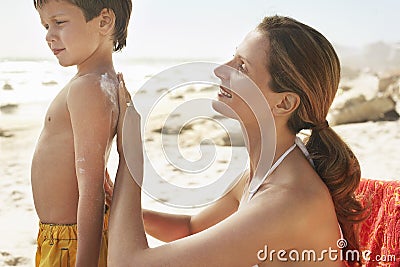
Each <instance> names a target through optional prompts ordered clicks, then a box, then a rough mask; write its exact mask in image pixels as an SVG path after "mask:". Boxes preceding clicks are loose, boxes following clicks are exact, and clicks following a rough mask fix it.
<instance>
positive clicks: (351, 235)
mask: <svg viewBox="0 0 400 267" xmlns="http://www.w3.org/2000/svg"><path fill="white" fill-rule="evenodd" d="M257 30H258V31H260V32H261V33H264V34H265V36H266V38H267V40H268V41H269V51H268V55H269V57H268V59H267V69H268V71H269V73H270V75H271V82H270V84H269V86H270V88H271V89H272V90H273V91H274V92H293V93H296V94H297V95H298V96H299V97H300V105H299V107H298V108H297V109H296V110H295V112H293V114H292V115H291V117H290V118H289V121H288V127H289V129H290V130H291V131H293V132H294V133H298V132H299V131H300V130H302V129H312V131H311V136H310V137H309V138H307V140H306V147H307V149H308V151H309V152H310V154H311V157H312V159H313V161H314V164H315V170H316V172H317V173H318V175H319V176H320V177H321V179H322V180H323V181H324V182H325V184H326V186H327V187H328V189H329V191H330V194H331V196H332V199H333V202H334V205H335V210H336V215H337V217H338V220H339V223H340V225H341V228H342V230H343V235H344V238H345V239H346V240H347V244H348V246H347V247H346V248H344V252H346V251H347V250H354V249H357V250H359V244H358V237H357V236H358V235H357V233H356V228H355V225H356V224H357V223H359V222H360V221H361V220H362V219H363V217H364V208H363V207H362V205H361V203H360V202H359V201H358V200H357V199H356V197H355V195H354V191H355V190H356V188H357V187H358V184H359V182H360V176H361V172H360V165H359V163H358V161H357V158H356V157H355V155H354V154H353V152H352V151H351V149H350V148H349V147H348V146H347V145H346V143H345V142H344V141H343V140H342V139H341V138H340V137H339V136H338V135H337V134H336V133H335V131H334V130H333V129H332V128H330V127H329V126H328V125H327V122H326V116H327V114H328V111H329V108H330V106H331V104H332V101H333V99H334V97H335V95H336V91H337V89H338V85H339V80H340V62H339V59H338V56H337V55H336V53H335V50H334V49H333V46H332V45H331V44H330V42H329V41H328V40H327V39H326V38H325V37H324V36H323V35H322V34H321V33H319V32H318V31H316V30H315V29H313V28H311V27H309V26H307V25H305V24H303V23H300V22H298V21H296V20H294V19H292V18H288V17H281V16H272V17H266V18H264V20H263V21H262V22H261V23H260V24H259V25H258V27H257ZM344 255H345V254H344Z"/></svg>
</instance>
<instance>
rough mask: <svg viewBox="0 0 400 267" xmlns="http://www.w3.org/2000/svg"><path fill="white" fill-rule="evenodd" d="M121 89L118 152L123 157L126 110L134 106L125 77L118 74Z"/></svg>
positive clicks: (119, 94)
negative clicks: (129, 106)
mask: <svg viewBox="0 0 400 267" xmlns="http://www.w3.org/2000/svg"><path fill="white" fill-rule="evenodd" d="M117 78H118V82H119V87H118V106H119V115H118V125H117V151H118V154H119V155H120V156H122V155H123V152H122V134H123V126H124V120H125V114H126V108H127V106H128V105H131V104H132V97H131V94H130V93H129V92H128V90H127V89H126V86H125V81H124V76H123V75H122V73H118V74H117Z"/></svg>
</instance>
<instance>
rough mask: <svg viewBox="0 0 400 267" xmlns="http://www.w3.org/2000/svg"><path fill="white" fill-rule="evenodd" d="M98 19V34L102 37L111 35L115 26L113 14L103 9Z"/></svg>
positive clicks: (107, 9)
mask: <svg viewBox="0 0 400 267" xmlns="http://www.w3.org/2000/svg"><path fill="white" fill-rule="evenodd" d="M99 18H100V25H99V26H100V32H101V33H102V34H104V35H109V34H110V35H112V34H113V31H114V25H115V14H114V11H113V10H112V9H110V8H103V10H102V11H101V12H100V15H99Z"/></svg>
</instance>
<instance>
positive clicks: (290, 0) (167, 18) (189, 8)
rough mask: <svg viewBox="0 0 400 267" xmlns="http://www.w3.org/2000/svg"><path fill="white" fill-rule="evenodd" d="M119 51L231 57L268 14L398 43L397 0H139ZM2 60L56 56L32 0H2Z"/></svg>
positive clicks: (353, 42) (342, 35)
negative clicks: (46, 39) (124, 44)
mask: <svg viewBox="0 0 400 267" xmlns="http://www.w3.org/2000/svg"><path fill="white" fill-rule="evenodd" d="M133 5H134V7H133V13H132V18H131V22H130V26H129V34H128V35H129V36H128V46H127V47H126V48H125V49H124V51H123V52H122V53H120V55H117V56H118V57H132V58H152V57H154V58H196V59H201V58H205V59H206V58H210V59H211V58H227V57H230V56H232V54H234V52H235V48H236V47H237V45H238V44H239V43H240V41H241V40H242V39H243V38H244V36H245V35H246V33H247V32H249V31H250V30H252V29H253V28H255V27H256V26H257V24H258V23H259V22H260V21H261V20H262V18H263V17H264V16H266V15H274V14H279V15H285V16H290V17H293V18H295V19H297V20H299V21H301V22H303V23H305V24H308V25H310V26H312V27H314V28H316V29H317V30H318V31H320V32H321V33H323V34H324V35H325V36H326V37H327V38H328V40H330V41H331V42H333V43H334V44H340V45H344V46H351V47H361V46H363V45H366V44H368V43H372V42H377V41H385V42H400V30H399V29H398V25H399V21H398V16H399V11H400V1H398V0H380V1H376V0H335V1H330V0H320V1H315V0H201V1H200V0H198V1H194V0H134V1H133ZM0 31H1V42H0V58H52V57H53V55H52V54H51V52H50V51H49V49H48V47H47V45H46V43H45V29H44V28H43V26H42V25H41V24H40V19H39V16H38V14H37V12H36V10H35V9H34V7H33V1H32V0H2V7H1V9H0Z"/></svg>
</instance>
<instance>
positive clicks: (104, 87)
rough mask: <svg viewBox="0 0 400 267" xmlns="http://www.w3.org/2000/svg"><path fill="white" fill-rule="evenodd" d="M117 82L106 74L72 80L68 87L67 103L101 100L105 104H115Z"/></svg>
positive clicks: (86, 75) (89, 75)
mask: <svg viewBox="0 0 400 267" xmlns="http://www.w3.org/2000/svg"><path fill="white" fill-rule="evenodd" d="M117 92H118V80H117V77H116V76H113V75H110V74H108V73H105V74H98V73H89V74H85V75H82V76H79V77H75V78H73V79H72V80H71V81H70V83H69V85H68V97H67V101H73V102H75V101H79V102H84V103H86V104H88V105H90V102H93V101H96V100H100V99H103V100H104V101H105V103H109V104H116V103H117Z"/></svg>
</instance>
